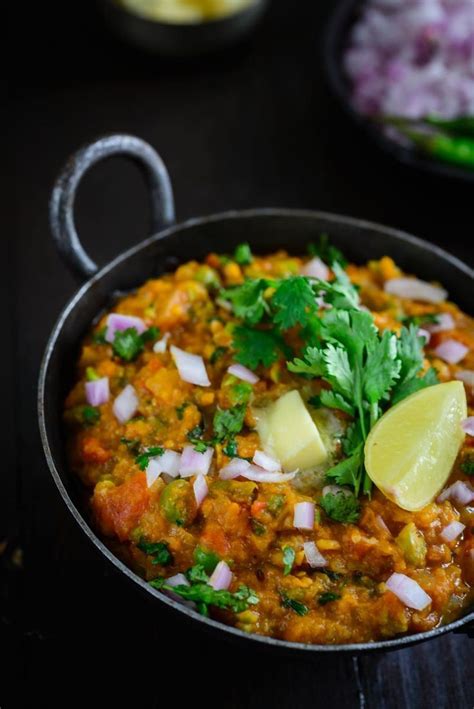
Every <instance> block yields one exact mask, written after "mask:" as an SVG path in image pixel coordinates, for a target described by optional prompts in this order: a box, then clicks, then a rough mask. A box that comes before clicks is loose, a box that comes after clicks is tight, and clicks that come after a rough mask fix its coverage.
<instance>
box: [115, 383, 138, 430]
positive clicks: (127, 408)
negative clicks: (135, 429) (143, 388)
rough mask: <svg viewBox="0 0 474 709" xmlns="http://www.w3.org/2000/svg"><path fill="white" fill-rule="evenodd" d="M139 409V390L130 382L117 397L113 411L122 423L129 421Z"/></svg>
mask: <svg viewBox="0 0 474 709" xmlns="http://www.w3.org/2000/svg"><path fill="white" fill-rule="evenodd" d="M137 409H138V397H137V392H136V391H135V389H134V387H133V386H132V385H131V384H128V385H127V386H126V387H125V389H123V390H122V391H121V392H120V394H119V395H118V396H117V398H116V399H115V401H114V403H113V406H112V411H113V412H114V416H115V417H116V418H117V419H118V420H119V421H120V423H127V421H130V419H131V418H133V417H134V416H135V414H136V412H137Z"/></svg>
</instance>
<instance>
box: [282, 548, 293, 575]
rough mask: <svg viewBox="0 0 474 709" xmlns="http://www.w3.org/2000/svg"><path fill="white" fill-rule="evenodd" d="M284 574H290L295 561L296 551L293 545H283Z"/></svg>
mask: <svg viewBox="0 0 474 709" xmlns="http://www.w3.org/2000/svg"><path fill="white" fill-rule="evenodd" d="M282 551H283V564H284V566H283V576H288V574H289V573H291V569H292V568H293V564H294V563H295V557H296V552H295V550H294V549H293V547H283V550H282Z"/></svg>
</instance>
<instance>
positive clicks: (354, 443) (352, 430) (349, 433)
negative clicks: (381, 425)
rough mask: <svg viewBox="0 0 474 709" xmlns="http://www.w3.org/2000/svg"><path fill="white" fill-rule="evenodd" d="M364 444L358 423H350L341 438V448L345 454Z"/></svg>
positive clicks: (349, 453)
mask: <svg viewBox="0 0 474 709" xmlns="http://www.w3.org/2000/svg"><path fill="white" fill-rule="evenodd" d="M361 444H362V445H364V437H363V435H362V431H361V430H360V424H359V422H357V423H352V424H351V425H350V426H348V427H347V430H346V435H345V436H344V438H343V439H342V450H343V451H344V453H345V454H346V455H351V454H352V453H354V452H355V451H356V450H357V449H358V448H359V446H360V445H361Z"/></svg>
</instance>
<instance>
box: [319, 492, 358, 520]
mask: <svg viewBox="0 0 474 709" xmlns="http://www.w3.org/2000/svg"><path fill="white" fill-rule="evenodd" d="M319 504H320V505H321V507H322V508H323V510H324V511H325V513H326V514H327V516H328V517H330V518H331V519H333V520H335V521H336V522H343V523H346V524H355V523H356V522H357V521H358V519H359V514H360V505H359V502H358V500H357V497H356V496H355V495H353V494H352V493H346V492H343V491H342V490H341V491H340V492H336V493H332V492H327V493H326V494H325V495H323V497H322V498H321V500H320V502H319Z"/></svg>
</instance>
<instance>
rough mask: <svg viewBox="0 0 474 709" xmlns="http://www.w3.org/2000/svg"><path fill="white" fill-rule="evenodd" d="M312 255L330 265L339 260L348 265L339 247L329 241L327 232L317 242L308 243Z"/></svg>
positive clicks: (339, 262)
mask: <svg viewBox="0 0 474 709" xmlns="http://www.w3.org/2000/svg"><path fill="white" fill-rule="evenodd" d="M308 253H309V255H310V256H318V257H319V258H320V259H321V260H322V261H324V262H325V263H327V264H329V265H330V266H331V265H332V264H333V263H334V262H335V261H337V263H338V264H340V265H341V266H342V267H344V266H347V261H346V259H345V258H344V256H343V254H342V252H341V251H339V249H337V248H336V247H335V246H332V244H330V243H329V237H328V235H327V234H321V236H320V237H319V242H318V243H317V244H308Z"/></svg>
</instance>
